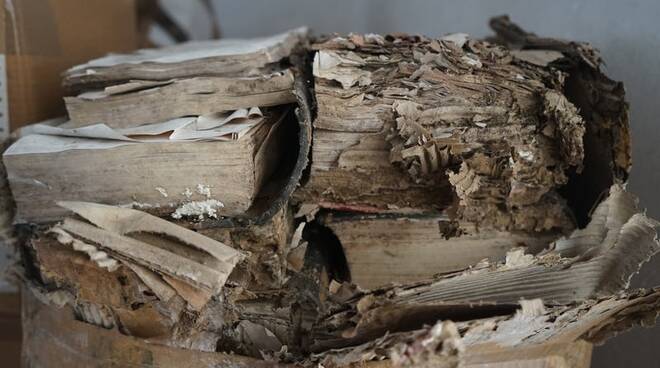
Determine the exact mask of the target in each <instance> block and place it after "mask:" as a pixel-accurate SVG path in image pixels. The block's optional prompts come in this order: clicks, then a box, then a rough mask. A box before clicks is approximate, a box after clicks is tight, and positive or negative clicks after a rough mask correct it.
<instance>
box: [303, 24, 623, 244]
mask: <svg viewBox="0 0 660 368" xmlns="http://www.w3.org/2000/svg"><path fill="white" fill-rule="evenodd" d="M492 26H493V29H494V30H495V31H496V32H497V35H498V37H497V38H495V39H493V40H491V42H489V41H482V40H476V39H472V38H470V37H468V36H467V35H465V34H454V35H448V36H445V37H441V38H438V39H432V38H427V37H423V36H412V35H403V34H393V35H387V36H380V35H374V34H369V35H358V34H351V35H349V36H345V37H339V36H337V37H330V38H325V39H319V40H317V42H315V43H314V44H313V45H312V48H313V49H314V50H315V56H314V63H313V69H314V76H315V96H316V101H317V104H318V116H317V117H316V119H315V121H314V133H313V143H314V144H313V147H312V157H311V171H310V178H309V182H307V183H306V185H304V186H303V188H302V190H301V191H300V192H299V193H298V196H299V198H301V200H302V201H304V202H313V203H319V204H320V205H321V206H323V207H326V208H342V209H344V208H346V209H352V210H355V211H362V212H387V211H391V210H395V211H396V210H401V209H405V210H444V209H446V208H449V207H453V208H455V209H456V217H457V218H458V219H461V220H466V221H470V222H473V223H475V224H480V225H481V226H489V227H494V228H497V229H501V230H523V231H544V230H560V231H564V232H566V231H570V230H571V229H573V228H575V226H576V225H583V224H584V223H585V221H586V220H585V219H586V215H587V213H588V211H589V210H590V209H591V208H592V206H593V205H594V204H595V203H596V202H597V199H598V198H599V196H600V195H601V194H602V193H603V192H605V191H606V190H607V188H609V186H610V185H611V184H613V183H615V182H620V181H622V180H625V178H626V176H627V172H628V169H629V166H630V158H629V150H630V148H629V141H628V139H629V138H628V116H627V105H626V103H625V101H624V96H623V88H622V86H621V84H620V83H617V82H614V81H612V80H610V79H608V78H607V77H606V76H604V75H603V74H602V73H601V71H600V63H601V60H600V58H599V57H598V56H597V52H596V51H595V50H594V49H592V48H591V47H590V46H589V45H588V44H583V43H574V42H564V41H557V40H550V39H544V38H540V37H536V36H534V35H532V34H528V33H525V32H523V31H521V30H519V29H518V32H519V34H517V36H518V38H516V39H515V40H511V39H510V37H512V36H511V32H507V31H509V30H510V29H511V28H513V27H514V25H512V24H511V23H510V22H508V19H507V18H496V19H494V20H493V21H492Z"/></svg>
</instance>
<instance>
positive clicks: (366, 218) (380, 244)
mask: <svg viewBox="0 0 660 368" xmlns="http://www.w3.org/2000/svg"><path fill="white" fill-rule="evenodd" d="M316 219H317V221H318V223H319V224H321V225H322V226H325V227H327V228H328V229H329V230H331V231H332V233H333V234H334V235H335V236H336V237H337V240H338V241H339V243H340V246H341V248H342V250H343V252H344V254H345V256H346V262H347V266H348V270H349V272H350V280H351V282H352V283H353V284H355V285H357V286H359V287H360V288H362V289H374V288H378V287H381V286H385V285H387V284H392V283H394V284H404V283H410V282H415V281H421V280H424V279H428V278H431V277H432V276H434V275H437V274H443V273H450V272H454V271H459V270H463V269H465V268H467V267H469V266H474V265H477V264H478V263H479V262H481V261H484V260H485V261H490V262H498V261H502V260H504V258H505V256H506V254H507V252H508V251H510V250H511V249H512V248H514V247H523V248H524V249H525V250H526V252H527V253H530V254H536V253H538V252H540V251H541V250H542V249H543V248H544V247H546V246H547V245H548V244H549V243H550V242H551V241H552V240H555V239H556V238H557V237H558V235H557V234H555V233H552V232H546V233H535V234H531V235H530V234H528V233H522V232H505V231H498V230H493V229H478V228H476V227H472V228H470V226H469V224H463V225H458V224H454V223H452V221H451V220H449V217H448V216H447V215H446V214H438V213H436V214H434V213H425V214H416V215H400V214H399V215H397V214H371V215H370V214H360V213H346V212H339V213H326V214H323V215H318V216H317V217H316Z"/></svg>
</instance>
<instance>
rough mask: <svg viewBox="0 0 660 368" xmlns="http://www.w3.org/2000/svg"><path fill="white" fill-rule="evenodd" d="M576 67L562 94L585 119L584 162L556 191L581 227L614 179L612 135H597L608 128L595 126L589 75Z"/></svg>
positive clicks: (570, 74) (573, 170) (595, 112)
mask: <svg viewBox="0 0 660 368" xmlns="http://www.w3.org/2000/svg"><path fill="white" fill-rule="evenodd" d="M588 73H590V71H588V70H587V71H584V70H581V69H580V68H578V67H576V68H573V69H572V70H570V72H569V77H568V78H567V79H566V84H565V87H564V94H565V95H566V98H567V99H568V100H569V101H570V102H571V103H573V105H575V106H576V107H577V108H578V111H579V113H580V116H582V118H583V119H584V121H585V122H586V131H585V133H584V139H583V144H584V161H583V167H584V169H583V170H582V172H581V173H578V172H577V171H576V170H575V169H572V170H571V172H569V173H568V183H567V184H566V185H564V186H563V187H562V188H560V190H559V193H560V194H561V195H562V196H563V197H564V198H565V199H566V201H567V203H568V206H569V207H570V208H571V209H572V210H573V215H574V216H575V221H576V223H577V225H578V227H580V228H584V227H585V226H586V225H587V224H588V223H589V217H590V214H591V210H592V209H593V208H594V207H595V206H596V205H597V204H598V203H599V202H600V200H601V199H602V198H604V195H605V194H607V191H608V189H609V188H610V186H611V185H612V184H613V182H614V177H613V173H612V165H613V163H612V160H613V159H614V158H613V157H612V144H611V137H609V136H608V135H606V136H599V134H598V131H599V129H600V130H601V134H602V131H603V130H605V131H607V129H608V128H603V127H597V126H596V125H595V124H597V123H598V121H597V120H595V116H597V115H598V114H599V112H598V111H594V109H593V106H592V105H591V103H590V102H589V100H588V96H590V95H591V94H593V91H592V89H593V88H591V87H590V83H593V82H592V81H590V80H589V78H590V76H589V75H588Z"/></svg>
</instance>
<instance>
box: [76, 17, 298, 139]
mask: <svg viewBox="0 0 660 368" xmlns="http://www.w3.org/2000/svg"><path fill="white" fill-rule="evenodd" d="M306 34H307V30H306V29H305V28H299V29H295V30H292V31H289V32H286V33H282V34H280V35H276V36H273V37H268V38H260V39H252V40H231V39H229V40H219V41H205V42H190V43H186V44H182V45H175V46H171V47H165V48H160V49H153V50H140V51H138V52H136V53H134V54H128V55H110V56H106V57H104V58H101V59H97V60H92V61H90V62H89V63H87V64H84V65H80V66H77V67H74V68H72V69H71V70H69V71H68V73H67V75H66V76H65V80H64V84H65V85H69V86H72V87H74V89H78V90H81V89H82V91H83V92H82V93H80V94H78V95H77V96H72V97H66V98H65V102H66V107H67V111H68V113H69V117H70V119H71V125H72V126H74V127H80V126H86V125H91V124H96V123H104V124H106V125H108V126H110V127H112V128H129V127H133V126H138V125H142V124H150V123H155V122H160V121H164V120H168V119H173V118H178V117H182V116H187V115H203V114H208V113H214V112H217V111H225V110H237V109H241V108H249V107H251V106H259V107H266V106H276V105H283V104H287V103H293V102H295V101H296V98H295V95H294V93H293V90H294V87H293V85H294V74H293V71H292V69H291V65H292V64H291V62H290V61H289V57H290V56H291V54H292V53H294V52H295V50H297V49H299V48H300V47H302V43H303V42H304V41H305V38H306ZM99 85H100V86H99ZM94 88H97V89H94ZM98 88H101V89H98Z"/></svg>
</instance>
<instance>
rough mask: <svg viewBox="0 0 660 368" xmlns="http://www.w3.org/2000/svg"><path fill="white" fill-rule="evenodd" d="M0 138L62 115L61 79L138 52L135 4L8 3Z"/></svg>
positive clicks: (83, 0)
mask: <svg viewBox="0 0 660 368" xmlns="http://www.w3.org/2000/svg"><path fill="white" fill-rule="evenodd" d="M0 31H1V32H2V33H3V34H2V37H0V114H1V115H0V137H4V136H7V135H8V134H9V132H10V131H14V130H15V129H16V128H19V127H21V126H24V125H26V124H30V123H34V122H37V121H41V120H44V119H48V118H52V117H56V116H61V115H63V114H64V113H65V109H64V104H63V101H62V96H63V93H64V92H63V89H62V86H61V73H62V72H63V71H64V70H66V69H68V68H69V67H71V66H73V65H76V64H80V63H82V62H85V61H87V60H89V59H92V58H96V57H99V56H102V55H105V54H107V53H109V52H128V51H131V50H134V49H135V48H136V46H137V14H136V4H135V0H113V1H107V0H8V1H5V2H4V9H3V11H1V12H0Z"/></svg>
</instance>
